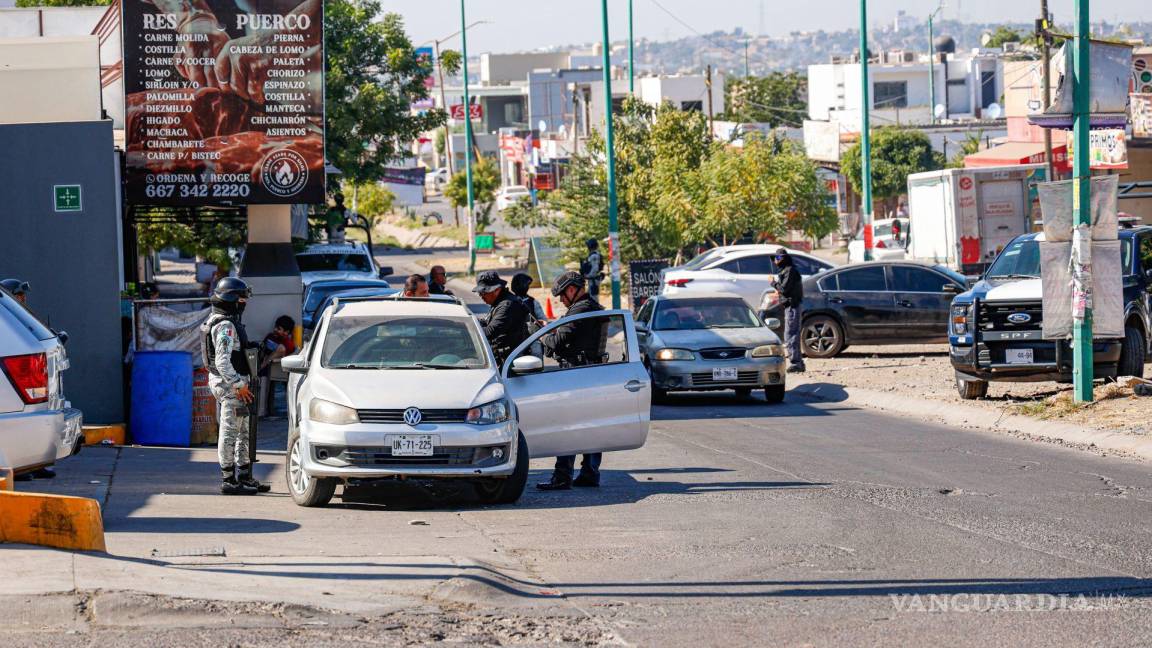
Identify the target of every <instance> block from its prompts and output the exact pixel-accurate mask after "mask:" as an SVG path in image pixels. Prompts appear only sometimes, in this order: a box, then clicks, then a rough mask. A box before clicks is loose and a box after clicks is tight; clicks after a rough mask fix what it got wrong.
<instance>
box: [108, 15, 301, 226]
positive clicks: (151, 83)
mask: <svg viewBox="0 0 1152 648" xmlns="http://www.w3.org/2000/svg"><path fill="white" fill-rule="evenodd" d="M123 12H124V13H123V21H122V23H121V24H122V26H123V33H124V87H125V95H126V97H125V105H126V110H127V115H126V119H125V121H126V129H127V134H126V140H127V141H126V147H127V172H126V174H125V185H126V192H127V198H128V200H129V202H131V203H133V204H140V205H192V206H195V205H221V204H300V203H321V202H324V51H323V22H324V19H323V2H322V0H305V1H303V2H300V1H298V0H150V1H145V0H124V1H123Z"/></svg>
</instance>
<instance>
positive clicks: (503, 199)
mask: <svg viewBox="0 0 1152 648" xmlns="http://www.w3.org/2000/svg"><path fill="white" fill-rule="evenodd" d="M531 197H532V192H531V191H529V190H528V187H525V186H522V185H512V186H510V187H504V188H503V189H501V190H500V191H498V192H496V209H498V210H500V211H504V210H505V209H508V208H509V207H511V206H512V205H513V204H515V203H516V201H518V200H523V199H526V198H531Z"/></svg>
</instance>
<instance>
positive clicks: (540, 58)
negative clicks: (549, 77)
mask: <svg viewBox="0 0 1152 648" xmlns="http://www.w3.org/2000/svg"><path fill="white" fill-rule="evenodd" d="M569 60H570V59H569V57H568V53H567V52H554V53H535V54H481V55H480V82H481V83H485V84H490V85H497V84H503V83H511V82H513V81H517V82H521V83H523V82H524V81H525V80H526V79H527V78H528V73H529V72H531V71H532V70H562V69H564V68H567V67H570V65H569Z"/></svg>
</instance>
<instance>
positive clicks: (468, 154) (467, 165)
mask: <svg viewBox="0 0 1152 648" xmlns="http://www.w3.org/2000/svg"><path fill="white" fill-rule="evenodd" d="M460 58H461V59H462V61H461V67H462V68H463V70H464V179H465V181H466V182H467V184H468V274H476V201H475V196H474V195H473V193H472V98H471V95H470V94H469V92H468V22H467V20H466V19H465V17H464V0H460Z"/></svg>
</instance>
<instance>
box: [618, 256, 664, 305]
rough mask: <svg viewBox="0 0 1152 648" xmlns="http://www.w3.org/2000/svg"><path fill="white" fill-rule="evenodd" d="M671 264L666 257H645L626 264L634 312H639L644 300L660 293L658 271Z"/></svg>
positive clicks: (660, 283)
mask: <svg viewBox="0 0 1152 648" xmlns="http://www.w3.org/2000/svg"><path fill="white" fill-rule="evenodd" d="M671 265H672V263H671V262H670V261H669V260H668V259H647V260H644V261H632V262H631V263H629V264H628V286H629V288H630V289H631V297H632V310H633V311H634V312H639V311H640V307H641V306H643V305H644V303H645V302H647V301H648V300H649V299H650V298H652V297H655V296H656V295H659V294H660V287H661V285H662V282H661V280H660V279H661V277H660V273H661V271H662V270H664V269H666V268H668V267H670V266H671Z"/></svg>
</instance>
